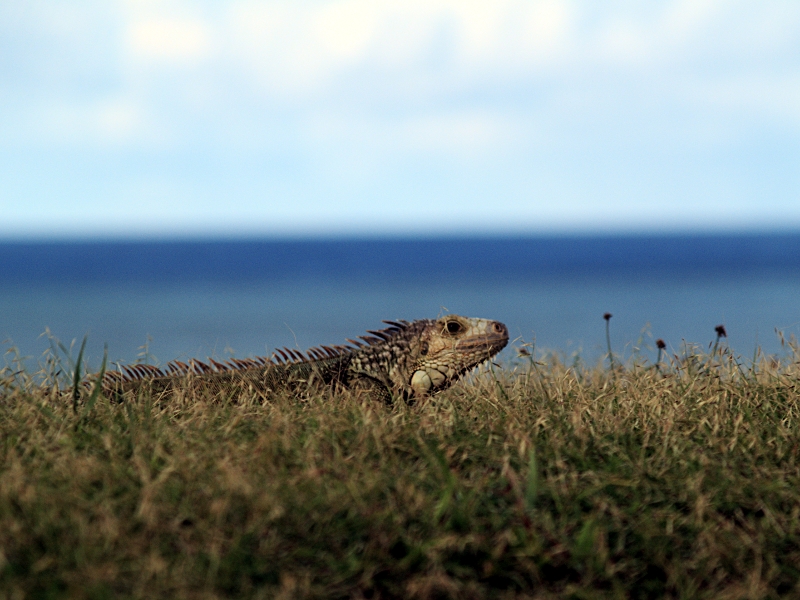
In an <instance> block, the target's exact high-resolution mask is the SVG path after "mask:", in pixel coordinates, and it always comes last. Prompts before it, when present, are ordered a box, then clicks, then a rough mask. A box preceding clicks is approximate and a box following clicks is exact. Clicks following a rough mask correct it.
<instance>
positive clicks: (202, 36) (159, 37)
mask: <svg viewBox="0 0 800 600" xmlns="http://www.w3.org/2000/svg"><path fill="white" fill-rule="evenodd" d="M127 37H128V40H127V41H128V46H129V49H130V52H131V54H132V55H133V57H134V58H136V59H144V60H152V61H164V62H173V63H182V62H186V61H197V60H200V59H203V58H205V57H206V56H208V54H209V50H210V46H211V40H210V34H209V28H208V27H207V26H206V25H205V23H203V22H202V21H201V20H199V19H174V18H172V19H171V18H156V19H147V20H142V21H138V22H133V23H130V25H129V26H128V33H127Z"/></svg>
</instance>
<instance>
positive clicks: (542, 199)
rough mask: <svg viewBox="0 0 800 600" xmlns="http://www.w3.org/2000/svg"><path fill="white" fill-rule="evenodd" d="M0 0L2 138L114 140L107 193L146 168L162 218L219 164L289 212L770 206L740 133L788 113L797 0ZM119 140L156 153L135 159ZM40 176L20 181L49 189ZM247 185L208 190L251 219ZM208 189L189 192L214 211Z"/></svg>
mask: <svg viewBox="0 0 800 600" xmlns="http://www.w3.org/2000/svg"><path fill="white" fill-rule="evenodd" d="M12 3H14V4H11V5H9V4H7V5H5V7H0V35H2V36H4V39H6V40H8V41H7V42H6V47H7V48H10V50H11V53H10V54H9V55H10V56H15V57H17V58H16V59H14V60H9V61H6V62H4V63H0V139H2V140H3V141H2V142H0V152H3V151H4V152H7V153H8V154H9V155H16V154H19V152H17V150H19V149H20V148H33V149H36V150H39V151H40V152H39V153H40V154H41V155H46V152H47V151H49V150H51V149H52V148H56V147H57V148H61V149H67V152H66V153H65V156H66V154H69V150H70V149H71V150H74V151H76V152H85V153H89V154H91V152H96V153H97V155H98V156H107V154H108V153H109V152H116V153H120V154H119V156H120V157H121V158H120V159H119V164H120V166H119V171H120V174H121V175H123V176H120V177H117V178H116V179H115V180H114V182H112V183H108V184H107V186H106V187H103V186H99V185H98V186H97V188H98V189H100V188H102V189H104V190H109V189H110V190H113V193H112V192H108V191H106V192H103V193H107V194H109V195H114V194H116V195H115V196H114V197H120V198H123V197H124V198H130V197H133V196H136V195H137V194H139V195H142V196H144V195H146V194H145V191H143V190H147V189H150V188H149V187H148V186H147V185H144V184H142V181H143V180H147V181H152V180H153V177H154V175H153V174H152V173H148V172H147V169H153V170H158V171H159V172H158V177H157V178H156V179H157V180H158V181H159V182H165V183H164V184H163V187H159V189H160V190H162V191H160V192H159V194H158V195H157V197H158V201H157V202H155V203H154V204H153V210H152V219H153V221H154V222H155V221H156V220H158V218H159V217H158V214H159V210H162V211H164V214H166V213H167V212H168V211H167V208H166V205H168V204H169V202H170V200H169V199H170V198H171V197H173V198H174V201H175V202H176V203H178V204H180V203H182V202H188V201H189V200H187V199H191V198H192V197H193V194H197V193H199V192H198V191H197V190H199V189H203V190H211V189H214V190H217V192H215V193H219V194H221V193H223V192H220V191H219V190H225V189H227V188H233V187H236V189H241V190H249V191H246V192H245V191H243V192H242V194H244V193H249V194H252V195H253V197H259V196H258V194H263V195H269V197H270V198H272V199H276V198H277V200H276V202H278V204H280V206H281V210H285V211H287V212H286V213H285V215H284V217H282V218H283V219H284V221H281V222H282V223H283V225H282V226H286V227H288V225H286V223H289V222H290V221H291V219H292V216H291V215H292V214H296V215H297V216H296V218H297V219H298V223H302V222H305V221H303V219H305V218H306V217H305V216H304V215H303V214H302V211H300V210H299V209H298V211H297V212H296V213H293V212H292V210H294V209H293V208H292V206H294V204H297V205H298V206H300V205H302V206H303V207H304V208H303V210H304V211H306V212H309V211H311V212H313V210H314V209H313V207H314V206H321V205H322V201H321V200H315V198H316V197H325V196H327V195H330V196H335V197H338V198H339V199H340V200H339V203H340V204H339V206H338V207H337V211H338V212H336V213H335V214H336V215H337V218H338V219H340V220H343V221H342V222H347V220H348V219H351V220H352V219H363V215H364V214H369V215H370V217H369V218H375V219H378V218H380V215H381V214H383V215H390V214H391V215H393V216H392V217H391V220H393V221H396V220H397V216H396V215H394V213H393V211H396V210H399V209H398V208H397V206H399V205H400V203H401V201H403V199H407V198H419V200H418V202H419V204H418V205H417V206H416V209H415V210H417V212H418V213H421V214H424V213H426V211H428V212H429V213H430V214H434V213H436V211H439V213H442V214H445V213H446V212H447V211H446V210H445V208H444V207H452V206H454V205H458V203H459V202H460V203H461V204H460V205H461V206H472V207H473V208H471V209H469V210H472V211H473V212H470V213H468V214H470V215H472V216H471V217H468V218H467V217H465V218H467V220H469V219H472V220H473V221H474V220H475V219H477V217H475V215H477V214H479V213H480V210H482V206H483V205H482V201H483V200H484V198H485V196H486V195H487V194H489V193H491V191H492V190H502V194H504V197H505V198H506V204H504V205H503V206H504V207H505V208H503V209H502V210H499V212H498V214H499V215H500V216H499V217H498V218H499V219H501V220H502V219H505V220H506V221H507V222H508V223H517V222H518V221H519V219H518V218H517V217H516V216H514V215H515V210H516V213H518V214H528V215H529V219H530V220H532V221H535V220H536V218H538V217H537V216H536V215H539V216H541V215H550V216H547V219H550V221H548V222H557V221H558V220H559V219H561V220H562V221H563V222H564V223H567V224H568V223H579V222H583V221H582V219H583V220H588V221H587V222H597V219H598V218H599V217H596V216H594V215H595V214H597V215H607V214H610V215H612V216H610V217H608V218H609V219H611V220H612V221H613V220H614V219H620V218H628V217H630V218H634V217H632V216H630V215H636V214H638V215H641V219H644V220H647V219H648V218H649V219H652V220H653V222H662V221H664V218H663V217H662V216H659V215H661V214H662V213H660V212H658V211H661V210H662V209H663V210H666V211H667V212H669V210H670V209H669V208H663V206H662V205H661V204H658V206H657V210H656V208H654V207H655V206H656V203H657V202H661V203H665V198H666V195H665V194H666V192H663V193H662V192H661V191H659V190H658V189H656V188H657V187H658V186H659V185H661V187H662V188H664V187H665V186H666V187H667V188H669V189H673V191H675V193H678V192H680V193H684V192H685V193H687V194H695V196H692V198H694V200H692V199H690V200H687V204H686V205H684V208H683V209H681V210H683V211H684V212H683V213H682V214H689V213H691V210H689V209H692V206H693V204H692V203H693V202H694V205H696V204H697V202H698V201H699V200H697V198H701V196H702V197H705V198H707V197H708V196H709V195H714V194H716V195H717V197H718V200H719V202H723V203H724V202H729V204H728V205H729V206H733V205H734V204H735V203H738V204H735V205H736V206H739V207H740V209H739V210H740V211H741V214H745V212H747V211H748V210H750V211H751V212H753V211H755V212H758V210H762V209H764V210H766V208H765V207H769V206H771V205H770V204H769V202H770V201H767V202H766V203H765V202H762V203H761V204H759V203H758V202H757V201H756V200H755V199H754V195H753V194H754V193H755V192H752V190H757V189H758V188H759V187H763V185H762V184H763V183H764V182H763V181H762V180H761V179H759V178H761V177H763V178H766V177H767V175H762V174H759V172H758V169H756V168H754V167H751V166H750V165H751V164H752V163H753V160H752V157H750V156H748V152H749V147H751V146H758V147H762V146H763V147H769V145H770V144H774V143H776V142H775V140H785V143H786V147H785V148H784V150H785V151H789V152H791V149H792V148H794V147H795V146H793V145H792V142H791V140H792V139H794V140H795V142H796V140H797V136H798V135H800V108H798V107H800V56H798V54H797V52H796V49H795V48H796V32H797V31H798V30H800V4H797V5H796V4H792V3H785V2H780V1H778V0H775V1H769V0H768V1H765V2H763V3H760V4H759V5H758V6H755V5H751V4H748V3H744V2H722V1H721V0H670V1H667V2H662V3H639V4H636V3H633V4H631V3H629V2H622V1H619V2H613V1H612V2H609V3H604V4H597V3H594V2H590V1H589V0H530V1H524V0H497V1H495V2H484V1H478V0H427V1H426V0H387V1H386V2H380V3H376V2H373V1H370V0H319V1H314V0H298V1H297V2H284V1H277V0H266V1H256V0H231V1H230V2H226V3H199V4H198V3H191V2H184V1H182V0H164V1H150V0H119V1H118V2H116V3H114V2H110V3H101V2H94V1H93V0H86V1H85V2H81V1H78V0H76V1H75V2H74V3H72V4H57V5H54V7H55V8H54V9H53V10H52V11H51V10H49V9H48V10H45V9H43V8H37V7H36V6H37V5H30V4H26V3H22V2H17V0H12ZM9 6H11V8H9ZM53 15H56V16H55V17H54V16H53ZM786 140H788V141H786ZM787 149H788V150H787ZM126 152H128V153H138V154H137V156H140V157H141V156H145V157H148V156H149V157H151V158H150V159H149V160H147V159H142V160H140V161H138V162H137V161H130V162H131V164H134V165H138V166H131V167H127V166H126V165H127V164H128V163H127V162H126V161H127V158H126V157H124V156H123V154H124V153H126ZM155 156H157V157H158V159H157V160H156V159H155V158H152V157H155ZM676 157H678V158H676ZM683 157H686V158H685V161H684V162H681V161H682V160H684V158H683ZM720 157H726V158H720ZM69 160H70V158H69V157H67V158H63V161H64V164H68V162H69ZM87 160H89V159H87ZM736 161H738V162H736ZM764 161H765V164H771V163H768V161H767V159H764ZM772 162H774V161H772ZM194 164H202V165H203V166H197V167H193V166H192V165H194ZM273 164H275V165H279V166H278V167H272V166H271V165H273ZM30 165H31V166H30V169H31V172H34V171H36V169H39V170H41V167H40V165H38V164H34V162H31V163H30ZM142 165H158V167H154V166H149V167H148V166H142ZM219 165H230V166H225V167H223V166H219ZM676 165H677V166H676ZM693 165H706V167H705V168H702V167H701V166H698V167H697V168H696V169H695V168H694V166H693ZM765 168H766V167H765ZM770 168H772V167H770ZM775 168H778V167H775ZM126 169H129V170H126ZM136 169H140V170H141V172H140V171H137V170H136ZM63 171H64V172H65V173H68V172H71V170H70V169H68V168H66V167H64V168H63ZM642 172H647V173H648V174H649V178H650V180H652V183H650V182H648V181H644V179H643V178H644V176H643V175H641V173H642ZM86 173H90V174H89V175H87V174H86ZM91 173H94V175H91ZM12 175H14V174H12ZM14 176H16V175H14ZM91 176H94V177H97V178H98V179H102V178H103V177H104V176H105V174H104V173H101V169H100V167H98V170H97V171H96V172H92V171H91V169H89V170H88V171H85V172H84V175H81V177H91ZM64 177H67V175H64ZM75 177H76V178H77V177H78V175H75ZM215 177H216V178H217V179H214V178H215ZM737 177H738V178H739V179H736V178H737ZM769 177H770V178H771V181H778V182H783V184H782V185H783V187H782V188H780V189H778V190H777V192H775V194H774V198H775V200H772V201H771V202H774V203H775V206H777V207H778V208H775V209H772V210H773V212H774V213H775V214H778V213H779V212H780V210H781V209H782V207H783V208H785V207H786V206H790V204H791V202H794V201H795V200H796V198H795V197H794V196H796V194H795V195H792V189H794V188H793V187H792V186H793V185H794V182H795V179H796V178H794V176H793V175H792V174H791V173H789V172H788V168H787V169H786V170H785V171H778V172H771V174H770V175H769ZM776 177H777V179H776ZM35 179H36V178H35V177H24V176H23V175H20V176H19V182H18V184H16V185H17V188H16V189H17V190H18V191H19V193H20V194H22V195H23V196H24V194H25V193H26V192H25V191H24V190H26V189H27V190H29V192H27V193H28V195H29V196H28V197H30V198H36V197H44V196H46V194H43V193H41V190H39V189H38V188H36V187H35V184H34V183H31V182H32V181H34V180H35ZM197 179H201V180H203V181H204V183H203V184H202V185H201V184H198V183H197V181H195V180H197ZM540 180H546V181H547V183H546V184H541V186H540V187H539V188H537V190H538V191H537V192H536V193H535V194H531V193H529V192H530V187H531V185H535V184H536V185H538V184H537V182H538V181H540ZM53 181H54V182H55V183H52V186H53V189H63V190H69V189H73V190H75V189H82V188H81V186H82V185H84V183H85V182H83V181H82V180H81V181H79V180H77V179H76V180H75V181H72V182H71V183H70V182H68V181H67V180H66V179H64V180H63V181H61V180H58V181H56V180H53ZM673 181H675V184H674V187H673V188H670V187H669V186H670V185H672V182H673ZM732 181H735V182H736V183H732ZM465 182H469V183H465ZM532 182H533V183H532ZM658 182H661V183H660V184H659V183H658ZM648 184H649V186H650V187H648ZM1 185H2V184H0V186H1ZM86 185H88V184H86ZM104 185H106V184H104ZM159 185H161V184H159ZM737 185H738V189H737ZM114 186H118V187H114ZM124 186H127V187H126V188H125V189H123V187H124ZM237 186H239V187H237ZM650 188H652V189H650ZM187 190H188V191H187ZM448 190H458V193H457V194H456V193H455V192H452V193H450V192H449V191H448ZM693 190H695V191H693ZM697 190H702V194H701V193H700V192H699V191H697ZM748 190H749V191H748ZM267 191H268V192H269V194H267ZM329 192H330V194H329ZM0 193H2V188H0ZM67 193H68V192H66V191H65V192H64V194H67ZM207 193H209V194H211V193H212V192H207ZM448 194H450V195H448ZM626 194H627V196H626ZM151 196H152V195H151ZM457 196H458V198H457ZM17 197H20V196H19V195H18V196H17ZM152 197H156V196H152ZM97 198H100V199H102V194H101V193H100V192H98V195H97ZM448 198H450V199H448ZM565 198H567V199H569V198H572V199H573V200H565ZM626 198H627V200H626ZM656 198H660V200H656ZM731 198H733V200H731ZM790 198H791V200H790ZM281 199H283V200H281ZM290 199H291V201H290ZM97 201H98V202H100V201H102V200H97ZM626 202H627V204H626ZM315 203H316V204H315ZM515 203H516V204H515ZM530 203H533V204H535V206H536V207H537V208H536V210H533V209H531V208H530V206H531V204H530ZM730 203H734V204H730ZM781 203H782V204H781ZM239 204H241V203H235V204H234V205H232V206H230V205H229V206H226V207H225V209H224V210H227V211H234V212H235V211H237V210H239V211H240V216H241V215H245V214H247V215H249V216H247V217H242V218H241V219H240V221H242V222H244V221H247V222H254V219H253V218H252V214H256V213H258V210H261V209H258V208H253V207H252V206H251V208H249V209H247V210H250V211H252V212H246V211H245V210H244V209H241V208H238V206H239ZM217 205H218V203H215V202H212V201H210V200H209V204H208V207H207V209H203V210H202V211H200V212H199V213H198V214H199V215H201V217H202V218H203V219H206V220H207V221H208V222H209V223H211V224H213V223H214V222H219V220H220V217H219V215H222V214H223V212H224V211H223V209H222V208H218V206H217ZM598 205H599V206H601V208H597V209H596V213H595V212H592V211H593V210H595V209H594V208H593V209H591V210H590V209H589V208H587V207H592V206H595V207H596V206H598ZM365 206H369V207H370V208H369V210H367V209H365ZM515 206H516V207H517V208H516V209H515V208H514V207H515ZM715 206H717V205H715ZM159 207H163V208H159ZM570 207H571V208H570ZM637 207H639V208H638V209H637ZM687 207H688V209H687ZM606 209H608V210H606ZM109 210H111V209H109ZM267 210H268V209H267V208H264V209H263V211H267ZM269 210H271V211H272V212H273V213H274V211H275V208H274V206H273V207H272V208H270V209H269ZM447 210H450V209H449V208H447ZM675 210H677V209H675ZM687 210H688V213H687V212H686V211H687ZM697 210H699V209H697ZM798 210H800V209H798ZM215 211H216V212H215ZM442 211H444V212H442ZM525 211H528V212H525ZM608 211H610V212H608ZM87 212H91V211H89V210H88V209H87ZM95 212H96V211H95ZM701 212H702V211H701ZM795 212H797V211H795ZM225 214H226V215H227V213H225ZM264 214H266V212H264ZM281 214H283V213H281ZM437 214H438V213H437ZM748 214H750V213H748ZM792 214H794V213H792ZM214 215H217V216H216V217H215V216H214ZM530 215H533V216H530ZM559 215H560V216H559ZM697 215H700V212H697ZM142 218H145V219H146V218H150V217H146V216H145V217H142ZM198 218H200V217H198ZM225 218H228V217H227V216H226V217H225ZM386 218H387V219H389V217H388V216H387V217H386ZM636 218H638V217H636ZM697 218H698V219H699V218H700V217H699V216H698V217H697ZM231 219H233V221H236V217H231ZM326 219H329V217H325V218H323V219H322V222H323V224H324V222H325V221H326ZM798 219H800V216H798Z"/></svg>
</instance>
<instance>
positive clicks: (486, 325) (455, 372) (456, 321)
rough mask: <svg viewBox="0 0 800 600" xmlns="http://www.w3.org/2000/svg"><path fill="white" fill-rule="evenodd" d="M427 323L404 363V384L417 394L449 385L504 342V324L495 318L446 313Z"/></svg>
mask: <svg viewBox="0 0 800 600" xmlns="http://www.w3.org/2000/svg"><path fill="white" fill-rule="evenodd" d="M427 323H428V326H427V327H425V328H423V329H422V331H421V332H420V335H419V338H418V345H417V347H416V348H415V349H413V350H416V352H412V354H413V355H414V356H415V361H414V363H413V364H411V365H407V368H408V367H411V368H410V369H408V371H407V374H406V376H407V377H409V379H408V380H407V383H406V385H408V386H410V388H411V390H413V392H414V394H415V395H417V396H426V395H428V394H432V393H434V392H437V391H440V390H443V389H445V388H447V387H449V386H450V385H452V384H453V383H454V382H455V381H456V380H458V378H459V377H461V376H462V375H463V374H464V373H466V372H467V371H469V370H470V369H473V368H474V367H476V366H478V365H479V364H481V363H482V362H484V361H486V360H489V359H490V358H492V357H493V356H494V355H495V354H497V353H498V352H500V350H502V349H503V348H505V346H506V344H508V328H507V327H506V326H505V325H503V324H502V323H500V322H499V321H490V320H488V319H469V318H466V317H460V316H458V315H447V316H446V317H442V318H440V319H437V320H435V321H428V322H427ZM409 371H410V373H409Z"/></svg>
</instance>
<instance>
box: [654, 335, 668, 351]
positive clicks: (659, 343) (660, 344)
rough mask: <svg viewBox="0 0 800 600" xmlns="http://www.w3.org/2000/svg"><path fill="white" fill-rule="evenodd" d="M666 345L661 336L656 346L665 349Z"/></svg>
mask: <svg viewBox="0 0 800 600" xmlns="http://www.w3.org/2000/svg"><path fill="white" fill-rule="evenodd" d="M666 347H667V345H666V344H665V343H664V340H662V339H661V338H658V339H657V340H656V348H658V349H659V350H663V349H664V348H666Z"/></svg>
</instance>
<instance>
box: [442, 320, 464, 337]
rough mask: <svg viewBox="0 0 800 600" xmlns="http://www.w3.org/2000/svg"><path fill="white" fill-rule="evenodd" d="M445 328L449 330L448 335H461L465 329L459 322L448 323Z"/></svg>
mask: <svg viewBox="0 0 800 600" xmlns="http://www.w3.org/2000/svg"><path fill="white" fill-rule="evenodd" d="M445 328H446V329H447V333H449V334H450V335H455V334H457V333H460V332H461V331H462V330H463V329H464V327H463V326H462V325H461V323H459V322H458V321H448V322H447V323H445Z"/></svg>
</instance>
